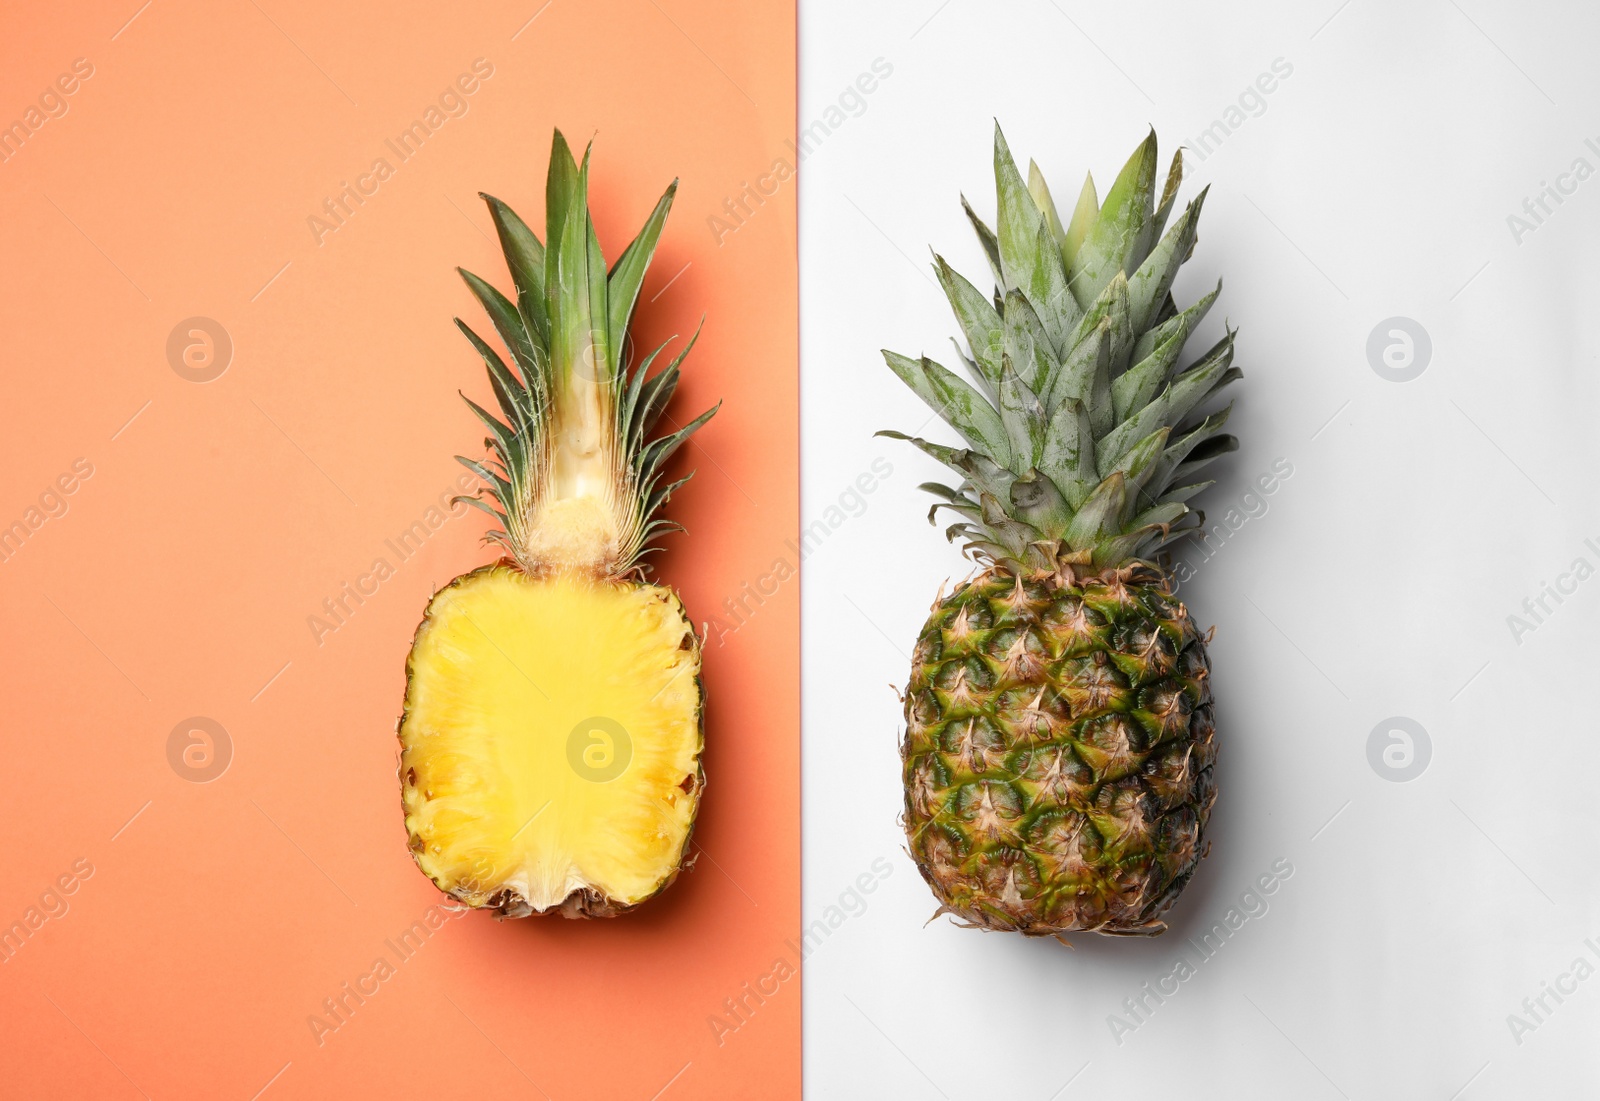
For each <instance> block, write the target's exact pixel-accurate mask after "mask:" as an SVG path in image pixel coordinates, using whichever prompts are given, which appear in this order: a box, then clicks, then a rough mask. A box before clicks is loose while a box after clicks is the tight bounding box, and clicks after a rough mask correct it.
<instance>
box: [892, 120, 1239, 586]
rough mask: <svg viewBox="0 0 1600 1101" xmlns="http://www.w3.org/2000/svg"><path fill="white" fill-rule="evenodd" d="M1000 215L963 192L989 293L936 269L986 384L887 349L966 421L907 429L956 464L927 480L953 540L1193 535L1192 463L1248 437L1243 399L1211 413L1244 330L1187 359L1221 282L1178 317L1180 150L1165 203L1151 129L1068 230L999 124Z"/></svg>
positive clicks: (1049, 557)
mask: <svg viewBox="0 0 1600 1101" xmlns="http://www.w3.org/2000/svg"><path fill="white" fill-rule="evenodd" d="M994 175H995V185H996V189H997V191H998V193H999V217H998V219H997V221H996V225H995V229H993V230H991V229H990V228H989V227H988V226H987V225H985V224H984V223H983V221H982V220H981V219H979V217H978V216H977V214H975V213H974V212H973V209H972V207H971V206H970V205H969V204H968V203H967V201H966V198H965V196H963V197H962V200H961V203H962V206H963V207H964V208H965V209H966V212H967V217H968V218H969V219H970V220H971V222H972V225H973V228H974V229H975V230H976V231H977V234H978V239H979V241H980V242H981V243H982V245H983V250H984V252H985V254H986V255H987V256H988V258H989V267H990V269H991V270H992V271H993V273H994V279H995V283H996V289H995V291H994V296H993V300H992V302H991V301H990V300H989V299H987V298H985V297H984V296H983V295H982V294H981V293H979V291H978V290H977V288H975V287H974V286H973V285H972V284H971V283H969V282H968V281H967V280H966V279H964V278H963V277H962V276H961V275H959V274H958V273H957V272H956V271H955V270H954V269H952V268H951V267H950V265H949V264H947V263H945V261H944V259H943V258H942V257H941V256H939V255H938V254H937V253H935V254H934V265H933V266H934V272H935V274H936V275H937V276H938V278H939V284H940V286H942V287H943V288H944V292H945V294H946V296H947V297H948V298H949V299H950V305H951V308H952V309H954V311H955V315H956V320H957V322H958V323H959V324H960V326H961V330H962V332H963V334H964V335H965V337H966V341H967V349H968V350H967V351H963V350H962V348H961V346H960V343H959V342H958V343H957V345H956V353H957V355H959V356H960V357H961V360H962V363H963V364H964V365H965V367H966V370H967V373H968V374H969V375H970V376H971V377H972V380H973V383H974V384H975V385H969V384H968V383H966V382H965V381H963V380H962V379H961V378H960V377H958V376H957V375H955V374H954V373H953V372H951V371H949V370H947V369H946V368H944V367H943V366H941V365H940V364H938V363H935V362H934V361H933V360H931V359H929V358H928V357H926V356H923V357H922V358H920V359H909V358H907V357H906V356H902V355H897V354H896V353H894V352H891V351H888V350H885V351H884V353H883V355H884V358H885V359H886V360H887V361H888V364H889V368H890V369H891V370H892V371H894V373H895V374H897V375H898V376H900V378H901V379H902V380H903V381H904V382H905V383H906V385H907V386H909V387H911V389H912V390H913V391H915V392H916V394H917V396H918V397H920V398H922V400H923V401H925V402H927V403H928V405H929V406H931V407H932V408H933V411H934V412H935V413H936V414H937V415H938V416H939V417H940V418H942V419H943V420H944V421H945V422H946V423H948V424H949V425H950V426H951V427H953V428H954V429H955V430H956V431H957V432H958V433H960V435H961V437H962V439H963V440H965V442H966V444H967V446H966V447H964V448H955V447H947V446H944V445H942V444H937V443H931V442H929V441H928V440H924V439H920V438H917V437H913V436H907V435H905V434H904V433H901V432H880V433H879V435H882V436H890V437H892V438H894V439H902V440H908V441H910V442H911V443H912V444H914V445H915V446H917V447H918V448H920V449H921V450H923V451H924V452H926V453H927V454H929V455H931V456H933V457H934V458H935V459H938V460H939V461H940V462H942V463H944V464H945V465H947V466H949V467H951V468H953V469H954V470H956V471H957V472H958V473H960V474H961V476H962V480H961V483H960V484H959V485H958V486H954V487H951V486H947V485H942V484H940V483H937V482H928V483H925V484H924V485H923V486H922V487H921V488H923V489H925V490H928V491H929V492H930V493H932V494H934V495H935V496H936V497H938V498H939V499H940V500H939V503H938V504H936V505H934V506H933V509H932V510H930V511H929V513H928V521H929V522H930V523H932V522H934V517H935V515H936V514H937V512H938V510H939V509H941V508H947V509H950V510H951V511H953V512H955V513H956V514H957V515H959V516H960V517H961V518H962V520H961V522H959V523H956V524H952V525H951V526H950V527H949V528H947V529H946V532H945V534H946V537H947V538H949V539H950V540H951V541H952V542H954V541H955V540H956V539H957V538H961V539H963V540H965V542H966V549H967V552H968V554H970V555H972V556H974V557H976V558H979V559H985V560H988V561H991V562H994V563H997V564H1000V565H1003V566H1006V567H1007V568H1010V569H1012V570H1014V571H1017V572H1023V571H1028V570H1036V569H1044V570H1057V569H1059V568H1060V567H1061V566H1062V565H1075V566H1085V567H1090V568H1095V569H1099V568H1105V567H1115V566H1120V565H1122V564H1124V563H1126V562H1129V561H1131V560H1134V559H1142V558H1146V557H1147V556H1150V555H1152V554H1154V553H1155V552H1156V551H1158V550H1159V549H1160V548H1161V547H1162V546H1164V545H1166V544H1168V543H1171V542H1174V541H1176V540H1178V539H1180V538H1183V537H1184V536H1186V535H1189V534H1190V533H1192V532H1194V531H1197V530H1198V529H1199V528H1200V526H1201V525H1202V523H1203V522H1204V514H1202V513H1198V512H1195V511H1192V510H1191V509H1190V508H1189V507H1188V505H1187V504H1185V502H1186V501H1187V500H1188V499H1189V498H1191V497H1193V496H1194V495H1195V494H1196V493H1198V492H1200V491H1201V490H1202V489H1205V488H1206V487H1207V486H1209V485H1211V484H1212V483H1210V482H1201V481H1196V480H1195V474H1196V473H1197V472H1198V471H1199V470H1200V469H1201V468H1202V467H1204V466H1205V465H1206V464H1207V463H1209V462H1210V461H1211V460H1213V459H1215V458H1216V457H1217V456H1219V455H1222V454H1225V453H1226V452H1229V451H1232V450H1234V449H1236V448H1237V447H1238V440H1236V439H1235V438H1234V437H1233V436H1229V435H1224V434H1222V426H1223V424H1224V423H1225V422H1226V421H1227V419H1228V412H1229V410H1231V409H1232V406H1231V404H1230V405H1229V406H1228V407H1227V408H1224V409H1222V410H1220V411H1219V412H1216V413H1213V414H1211V415H1209V416H1207V415H1204V414H1203V413H1202V412H1200V411H1199V410H1200V409H1201V407H1202V406H1204V405H1205V404H1206V403H1207V400H1208V399H1209V398H1211V397H1212V395H1214V394H1215V393H1216V392H1217V391H1218V390H1219V389H1221V388H1222V387H1223V386H1226V385H1227V384H1228V383H1230V382H1232V381H1233V380H1234V379H1236V378H1238V377H1239V374H1240V372H1239V370H1238V369H1237V368H1236V367H1233V366H1232V361H1233V337H1234V334H1233V331H1231V330H1229V331H1227V333H1226V335H1225V336H1224V337H1223V338H1222V340H1220V341H1219V342H1218V343H1217V344H1216V345H1215V346H1214V347H1213V348H1211V349H1210V350H1209V351H1208V352H1206V353H1205V354H1204V355H1203V356H1201V357H1200V359H1199V360H1198V361H1197V362H1195V363H1193V364H1192V365H1190V366H1189V367H1186V368H1183V369H1179V368H1178V359H1179V356H1180V355H1181V353H1182V351H1183V345H1184V341H1185V340H1187V339H1188V337H1189V334H1190V333H1191V332H1193V331H1194V329H1195V328H1196V327H1197V326H1198V325H1199V323H1200V320H1201V318H1203V317H1204V316H1205V314H1206V311H1207V310H1209V309H1210V308H1211V304H1212V302H1214V301H1215V300H1216V297H1217V294H1218V293H1219V292H1220V291H1221V290H1222V284H1221V282H1220V281H1219V282H1218V283H1217V287H1216V289H1215V290H1213V291H1212V292H1211V293H1210V294H1207V295H1206V296H1205V297H1203V298H1202V299H1200V301H1198V302H1196V303H1195V304H1194V305H1192V306H1190V307H1189V308H1188V309H1186V310H1183V311H1181V312H1180V311H1179V310H1178V308H1177V305H1176V303H1174V301H1173V299H1172V295H1171V293H1170V292H1171V288H1172V281H1173V277H1174V276H1175V275H1176V274H1177V272H1178V268H1179V267H1180V266H1181V265H1182V264H1183V262H1184V261H1185V260H1187V259H1188V258H1189V255H1190V253H1191V252H1192V251H1193V250H1194V243H1195V228H1196V225H1197V223H1198V222H1199V218H1200V207H1201V205H1202V204H1203V203H1204V202H1205V197H1206V193H1205V191H1201V192H1200V194H1199V195H1198V196H1197V197H1196V198H1195V199H1194V200H1193V201H1192V202H1190V203H1189V205H1188V206H1186V207H1185V208H1184V210H1183V213H1182V214H1181V215H1179V217H1178V220H1177V222H1176V223H1175V224H1174V225H1173V226H1172V228H1171V229H1166V230H1165V233H1164V234H1163V230H1164V229H1165V227H1166V223H1167V219H1168V215H1169V214H1170V213H1171V211H1172V206H1173V202H1174V200H1175V199H1176V197H1177V191H1178V184H1179V182H1180V181H1181V179H1182V176H1183V159H1182V154H1181V152H1180V153H1178V154H1175V155H1174V156H1173V158H1172V164H1171V167H1170V169H1169V170H1168V172H1167V177H1166V183H1165V186H1163V188H1162V190H1161V195H1160V201H1159V204H1158V203H1157V201H1156V193H1155V181H1156V136H1155V132H1154V130H1152V131H1151V132H1150V135H1149V136H1148V137H1147V138H1145V140H1144V141H1143V142H1142V143H1141V144H1140V146H1139V148H1138V149H1136V150H1134V153H1133V156H1131V157H1129V158H1128V162H1127V164H1125V165H1124V166H1123V168H1122V171H1121V173H1119V174H1118V176H1117V179H1116V182H1115V183H1113V184H1112V185H1111V189H1110V190H1109V191H1108V192H1107V193H1106V198H1105V202H1104V203H1101V202H1099V200H1098V199H1097V197H1096V194H1095V187H1094V178H1093V176H1090V177H1088V178H1087V179H1085V180H1084V184H1083V190H1082V191H1081V192H1080V193H1079V195H1078V202H1077V205H1076V207H1074V209H1073V211H1072V214H1071V219H1070V221H1069V222H1068V223H1067V224H1066V225H1065V226H1063V224H1062V222H1061V219H1060V217H1059V216H1058V214H1057V212H1056V207H1055V203H1054V201H1053V200H1052V199H1051V197H1050V190H1049V188H1048V187H1047V186H1046V184H1045V181H1044V176H1043V175H1042V174H1041V173H1040V171H1039V167H1038V165H1036V164H1033V163H1032V162H1030V163H1029V165H1028V181H1027V183H1026V184H1024V183H1023V180H1022V175H1021V173H1019V172H1018V171H1017V166H1016V162H1015V161H1013V160H1012V157H1011V150H1010V149H1009V148H1008V147H1007V145H1006V140H1005V136H1004V135H1003V134H1002V133H1001V132H1000V127H999V124H998V123H996V125H995V132H994Z"/></svg>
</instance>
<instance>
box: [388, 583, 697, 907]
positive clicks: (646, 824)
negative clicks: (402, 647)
mask: <svg viewBox="0 0 1600 1101" xmlns="http://www.w3.org/2000/svg"><path fill="white" fill-rule="evenodd" d="M409 674H410V676H409V682H408V685H407V690H406V713H405V717H404V718H403V720H402V742H403V745H404V747H405V748H404V750H403V752H402V754H401V760H400V769H401V778H402V792H403V800H404V804H405V813H406V828H407V831H408V832H409V834H410V836H411V847H412V850H413V852H415V853H416V857H417V863H418V864H419V865H420V866H421V868H422V870H423V871H424V872H425V873H426V874H427V875H428V877H429V878H431V879H432V880H433V881H434V882H435V883H436V884H438V886H439V888H440V889H441V890H444V891H446V892H447V893H449V894H451V895H454V896H455V897H456V898H458V899H460V900H461V901H463V902H466V903H468V904H469V905H473V906H481V905H484V904H486V903H487V902H489V900H491V899H495V900H496V901H495V903H494V904H495V905H498V906H501V907H502V909H503V910H505V911H506V912H510V913H515V912H516V911H518V910H523V907H522V906H521V904H520V903H521V902H525V903H526V904H527V908H530V909H531V910H533V911H536V912H541V911H545V910H549V909H551V908H553V907H558V906H560V905H561V904H562V903H563V902H567V903H568V906H569V907H570V906H572V905H573V903H572V902H569V899H570V898H571V897H572V896H574V895H577V896H578V898H579V899H580V900H581V899H583V898H585V897H592V896H589V895H587V894H586V892H598V893H599V894H600V895H602V896H604V897H605V898H606V899H608V900H611V901H612V902H615V903H617V904H620V905H622V906H629V905H633V904H635V903H638V902H640V901H643V900H644V899H647V898H649V897H650V896H651V895H653V894H655V893H656V892H657V891H658V890H660V889H661V888H662V886H664V885H665V883H666V882H667V881H668V880H669V879H670V877H671V875H672V874H673V872H674V871H675V870H676V868H677V867H678V865H679V863H680V861H681V860H682V857H683V854H684V848H685V846H686V845H687V843H688V838H689V831H690V828H691V826H692V824H693V821H694V812H695V808H696V805H697V803H698V802H699V797H700V790H699V789H700V776H701V773H700V763H699V755H700V748H701V732H700V702H701V688H700V677H699V674H700V647H699V644H698V642H697V640H696V639H695V636H694V632H693V629H692V628H691V626H690V624H689V621H688V619H687V617H686V616H685V614H684V609H683V605H682V603H680V602H679V600H678V597H677V595H676V594H675V593H673V592H672V590H670V589H666V588H663V587H660V586H655V585H645V586H639V585H633V584H625V583H616V582H608V581H601V580H597V579H594V578H592V577H589V576H586V575H583V574H581V573H576V572H565V573H558V574H554V575H549V576H545V577H542V578H536V577H532V576H530V575H528V574H525V573H523V572H522V571H520V570H517V569H514V568H510V567H507V566H504V565H499V566H493V567H486V568H484V569H481V570H477V571H475V572H473V573H470V574H467V575H465V576H463V577H461V578H459V579H458V580H457V581H456V582H455V583H453V584H451V585H450V586H448V587H446V588H444V589H442V590H440V591H439V592H438V593H437V594H436V595H435V596H434V598H433V600H432V601H431V602H430V604H429V606H428V612H427V616H426V618H425V619H424V620H423V623H422V626H421V628H420V629H419V630H418V632H417V639H416V643H415V645H414V647H413V650H412V655H411V660H410V664H409ZM519 900H520V901H519ZM524 912H526V911H525V910H524Z"/></svg>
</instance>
